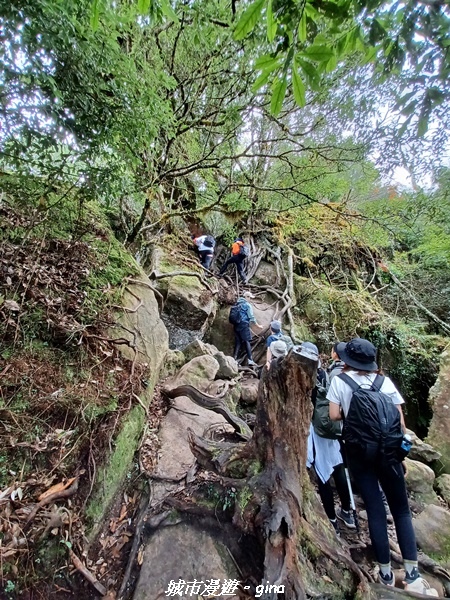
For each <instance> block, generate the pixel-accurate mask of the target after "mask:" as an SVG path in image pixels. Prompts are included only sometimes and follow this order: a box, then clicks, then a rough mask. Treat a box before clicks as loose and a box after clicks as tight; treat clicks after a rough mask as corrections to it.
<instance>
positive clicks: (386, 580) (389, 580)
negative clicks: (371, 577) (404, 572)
mask: <svg viewBox="0 0 450 600" xmlns="http://www.w3.org/2000/svg"><path fill="white" fill-rule="evenodd" d="M378 581H379V582H380V583H382V584H383V585H388V586H389V587H395V577H394V573H393V572H392V571H391V572H390V574H389V575H383V573H382V572H381V571H380V572H379V573H378Z"/></svg>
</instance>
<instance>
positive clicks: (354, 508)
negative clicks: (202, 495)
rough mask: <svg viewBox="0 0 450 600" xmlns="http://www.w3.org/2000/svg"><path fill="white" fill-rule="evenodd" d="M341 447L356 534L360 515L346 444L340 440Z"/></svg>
mask: <svg viewBox="0 0 450 600" xmlns="http://www.w3.org/2000/svg"><path fill="white" fill-rule="evenodd" d="M339 445H340V447H341V455H342V459H343V462H344V471H345V479H346V480H347V487H348V494H349V496H350V507H351V509H352V512H353V518H354V519H355V526H356V533H359V531H360V530H359V520H358V515H357V514H356V505H355V497H354V496H353V490H352V484H351V481H350V472H349V470H348V465H347V451H346V449H345V442H344V441H343V440H340V444H339Z"/></svg>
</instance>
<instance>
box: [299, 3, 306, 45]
mask: <svg viewBox="0 0 450 600" xmlns="http://www.w3.org/2000/svg"><path fill="white" fill-rule="evenodd" d="M306 36H307V30H306V10H305V9H303V13H302V18H301V19H300V23H299V24H298V38H299V40H300V41H301V42H306Z"/></svg>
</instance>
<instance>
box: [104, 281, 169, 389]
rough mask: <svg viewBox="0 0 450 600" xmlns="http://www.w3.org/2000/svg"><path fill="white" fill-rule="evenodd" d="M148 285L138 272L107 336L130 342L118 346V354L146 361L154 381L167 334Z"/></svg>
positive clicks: (167, 338) (161, 359) (127, 290)
mask: <svg viewBox="0 0 450 600" xmlns="http://www.w3.org/2000/svg"><path fill="white" fill-rule="evenodd" d="M139 281H141V282H142V283H139ZM151 287H152V286H151V284H150V280H149V279H148V277H147V276H146V275H144V273H141V274H140V275H139V280H136V283H130V284H129V285H128V286H127V287H126V288H125V292H124V294H123V298H122V305H123V307H124V311H123V312H122V313H121V314H120V316H119V317H118V319H117V320H118V322H119V325H118V326H114V327H112V328H111V330H110V335H111V337H113V338H114V337H115V338H122V339H126V340H128V341H129V344H128V345H125V344H123V345H119V346H118V347H119V349H120V351H121V353H122V354H123V355H124V356H126V357H127V358H129V359H130V360H137V361H138V362H141V363H147V364H148V365H149V366H150V370H151V374H152V383H153V384H154V383H156V381H157V379H158V374H159V369H160V367H161V365H162V362H163V360H164V357H165V355H166V352H167V350H168V341H169V336H168V333H167V329H166V328H165V326H164V323H163V321H162V320H161V318H160V316H159V307H158V303H157V301H156V298H155V294H154V292H153V291H152V289H151Z"/></svg>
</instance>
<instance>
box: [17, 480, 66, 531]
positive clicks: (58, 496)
mask: <svg viewBox="0 0 450 600" xmlns="http://www.w3.org/2000/svg"><path fill="white" fill-rule="evenodd" d="M77 491H78V476H77V477H76V478H75V481H74V482H73V483H72V485H71V486H70V487H69V488H67V489H66V490H62V491H61V492H55V493H54V494H50V496H47V497H46V498H43V499H42V500H41V501H40V502H39V503H38V504H36V506H35V507H34V508H33V510H32V511H31V512H30V514H29V515H28V518H27V520H26V521H25V524H24V526H23V530H24V531H26V530H27V529H28V528H29V527H30V525H31V523H32V521H33V520H34V519H35V517H36V515H37V513H38V512H39V510H40V509H41V508H42V507H43V506H47V504H51V503H52V502H55V501H56V500H62V499H63V498H70V496H73V495H74V494H75V493H76V492H77Z"/></svg>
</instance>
